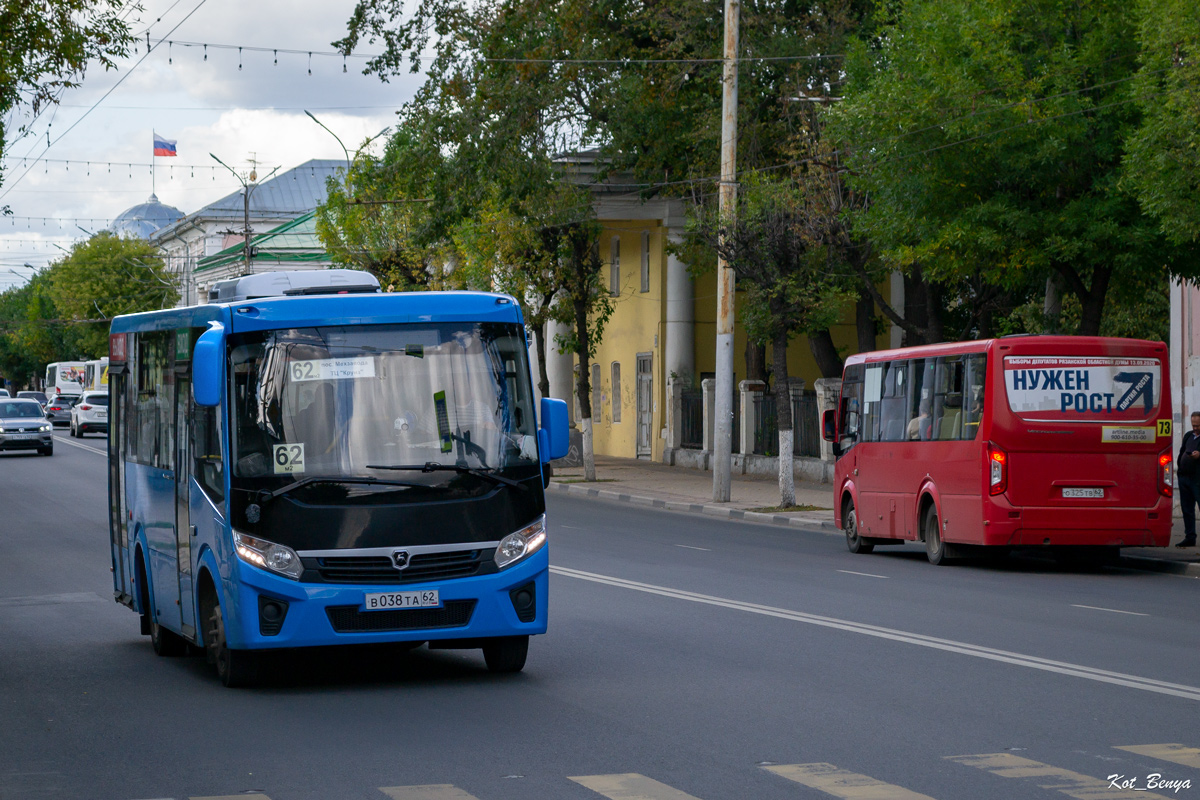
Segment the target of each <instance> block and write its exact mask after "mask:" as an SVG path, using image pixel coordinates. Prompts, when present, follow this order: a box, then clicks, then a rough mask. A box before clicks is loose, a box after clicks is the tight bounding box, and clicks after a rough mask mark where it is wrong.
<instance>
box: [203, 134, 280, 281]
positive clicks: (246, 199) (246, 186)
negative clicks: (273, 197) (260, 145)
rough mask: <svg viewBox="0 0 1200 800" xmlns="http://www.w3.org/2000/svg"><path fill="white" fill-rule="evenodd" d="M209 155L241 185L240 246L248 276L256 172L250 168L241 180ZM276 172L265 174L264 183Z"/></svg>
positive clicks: (256, 184) (227, 166)
mask: <svg viewBox="0 0 1200 800" xmlns="http://www.w3.org/2000/svg"><path fill="white" fill-rule="evenodd" d="M209 155H210V156H212V158H213V161H216V162H217V163H218V164H220V165H221V166H222V167H224V168H225V169H227V170H229V172H230V174H231V175H233V177H235V178H237V179H238V183H240V184H241V185H242V219H243V224H244V227H243V228H242V236H243V238H244V239H245V242H244V243H243V245H242V254H243V256H244V259H245V274H246V275H249V274H250V234H252V233H253V232H254V231H252V230H250V195H251V194H253V193H254V190H255V189H257V188H258V186H259V184H258V183H256V181H257V180H258V172H257V171H255V170H254V169H253V168H251V170H250V174H249V175H247V176H246V177H245V178H243V177H242V176H241V175H239V174H238V173H237V171H236V170H234V168H233V167H231V166H229V165H228V164H226V163H225V162H224V161H222V160H221V159H219V158H217V157H216V156H215V155H213V154H212V153H209ZM278 170H279V167H276V168H275V169H273V170H271V171H270V172H268V173H267V177H266V178H263V180H264V181H265V180H268V179H269V178H270V177H271V176H272V175H274V174H275V173H276V172H277V171H278ZM247 179H249V180H247Z"/></svg>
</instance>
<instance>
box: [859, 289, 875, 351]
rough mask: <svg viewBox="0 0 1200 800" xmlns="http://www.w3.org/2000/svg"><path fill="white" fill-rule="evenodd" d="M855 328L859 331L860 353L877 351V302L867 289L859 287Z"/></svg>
mask: <svg viewBox="0 0 1200 800" xmlns="http://www.w3.org/2000/svg"><path fill="white" fill-rule="evenodd" d="M854 327H855V328H856V329H857V330H858V352H860V353H869V352H871V351H872V350H877V349H878V345H877V344H876V343H875V301H873V300H872V299H871V295H870V294H868V293H867V291H866V289H863V288H862V287H859V290H858V302H857V303H855V304H854Z"/></svg>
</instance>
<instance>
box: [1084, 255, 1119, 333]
mask: <svg viewBox="0 0 1200 800" xmlns="http://www.w3.org/2000/svg"><path fill="white" fill-rule="evenodd" d="M1111 278H1112V268H1111V267H1097V268H1096V269H1095V270H1094V271H1093V272H1092V288H1091V289H1090V290H1089V291H1088V293H1087V294H1086V295H1084V296H1082V297H1080V298H1079V302H1080V304H1081V305H1082V306H1083V308H1082V309H1081V312H1082V313H1081V314H1080V315H1079V335H1080V336H1099V335H1100V323H1101V322H1102V321H1103V319H1104V301H1105V299H1106V297H1107V295H1108V282H1109V280H1110V279H1111Z"/></svg>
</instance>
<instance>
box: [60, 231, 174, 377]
mask: <svg viewBox="0 0 1200 800" xmlns="http://www.w3.org/2000/svg"><path fill="white" fill-rule="evenodd" d="M43 276H44V278H45V281H46V294H47V295H48V297H49V298H50V299H51V300H52V301H53V303H54V307H55V308H56V309H57V311H58V313H59V314H60V315H61V317H62V318H64V319H65V320H67V321H69V322H70V323H71V324H72V325H73V326H74V330H75V336H76V343H77V347H78V350H79V352H80V354H81V355H83V356H85V357H87V358H99V357H100V356H102V355H105V354H107V353H108V327H109V326H108V320H109V319H111V318H112V317H115V316H117V315H118V314H133V313H136V312H139V311H153V310H156V309H160V308H170V307H171V306H173V305H175V303H177V302H178V301H179V291H178V289H177V288H176V287H175V284H174V283H173V282H172V280H171V276H170V275H169V274H168V273H167V270H166V268H165V267H164V266H163V262H162V258H161V257H160V256H159V253H158V249H157V248H156V247H154V246H153V245H151V244H149V243H148V242H146V241H144V240H142V239H135V238H124V237H121V236H117V235H115V234H112V233H108V232H104V233H98V234H96V235H95V236H93V237H91V238H89V239H85V240H83V241H80V242H77V243H75V245H74V246H72V248H71V252H70V253H68V254H67V255H66V256H64V257H63V258H62V259H61V260H59V261H57V262H55V263H54V264H52V265H51V266H50V267H49V269H47V270H46V271H45V272H44V273H43ZM95 320H99V321H95Z"/></svg>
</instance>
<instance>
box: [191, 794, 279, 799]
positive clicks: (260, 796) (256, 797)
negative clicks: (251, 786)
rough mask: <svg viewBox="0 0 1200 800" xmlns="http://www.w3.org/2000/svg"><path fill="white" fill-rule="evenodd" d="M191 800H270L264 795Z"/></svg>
mask: <svg viewBox="0 0 1200 800" xmlns="http://www.w3.org/2000/svg"><path fill="white" fill-rule="evenodd" d="M191 800H271V798H269V797H267V796H266V795H265V794H222V795H216V796H214V797H193V798H191Z"/></svg>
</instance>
